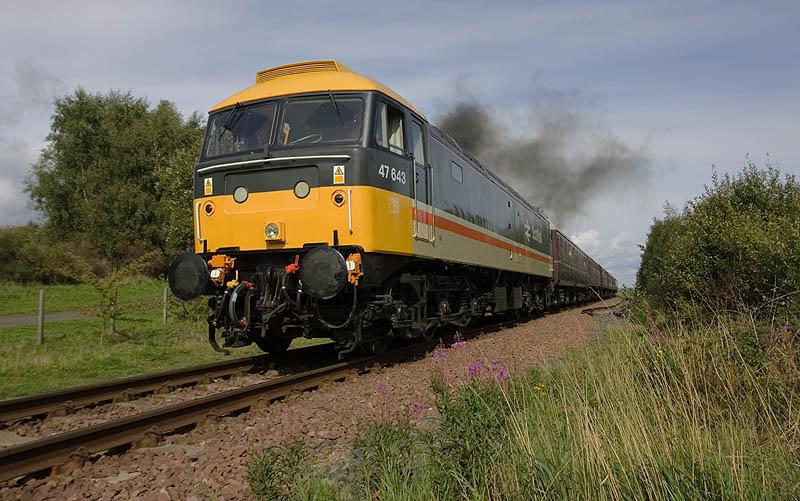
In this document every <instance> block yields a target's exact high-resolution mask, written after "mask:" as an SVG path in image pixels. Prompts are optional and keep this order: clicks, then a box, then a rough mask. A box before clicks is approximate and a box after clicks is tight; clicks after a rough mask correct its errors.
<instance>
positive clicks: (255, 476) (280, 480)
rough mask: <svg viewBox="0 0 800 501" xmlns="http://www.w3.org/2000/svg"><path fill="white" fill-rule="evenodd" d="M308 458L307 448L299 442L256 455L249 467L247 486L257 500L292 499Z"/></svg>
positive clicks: (266, 450)
mask: <svg viewBox="0 0 800 501" xmlns="http://www.w3.org/2000/svg"><path fill="white" fill-rule="evenodd" d="M306 455H307V452H306V449H305V445H304V444H303V442H300V441H297V440H295V441H293V442H290V443H288V444H286V445H283V446H280V447H270V448H267V449H265V450H263V451H262V452H260V453H259V454H256V455H255V456H254V457H253V458H252V459H251V460H250V462H249V463H248V465H247V483H248V484H249V485H250V491H251V492H252V493H253V495H254V496H255V497H256V499H289V498H290V496H291V494H292V493H293V492H294V489H293V486H294V484H295V482H297V481H298V479H299V478H300V476H301V474H302V473H303V468H304V466H305V465H304V463H305V459H306Z"/></svg>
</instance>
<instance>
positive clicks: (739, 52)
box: [0, 0, 800, 285]
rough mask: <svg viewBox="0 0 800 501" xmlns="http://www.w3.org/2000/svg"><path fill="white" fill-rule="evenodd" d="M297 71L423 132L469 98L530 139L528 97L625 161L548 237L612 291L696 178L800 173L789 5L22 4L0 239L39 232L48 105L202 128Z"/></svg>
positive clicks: (796, 18) (0, 97)
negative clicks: (385, 106) (32, 197)
mask: <svg viewBox="0 0 800 501" xmlns="http://www.w3.org/2000/svg"><path fill="white" fill-rule="evenodd" d="M4 3H6V2H4ZM311 59H337V60H339V61H341V62H343V63H345V64H347V65H348V66H350V67H351V68H353V69H354V70H356V71H358V72H360V73H363V74H366V75H368V76H370V77H372V78H374V79H376V80H378V81H380V82H382V83H384V84H386V85H388V86H389V87H391V88H393V89H394V90H395V91H397V92H398V93H400V94H401V95H402V96H404V97H405V98H406V99H407V100H409V101H410V102H412V103H414V104H415V106H416V107H417V108H418V109H421V110H422V111H423V112H424V113H425V114H426V115H427V116H428V118H430V119H431V120H432V121H434V122H435V121H436V117H438V116H442V115H444V114H446V113H447V111H448V110H449V109H450V107H451V106H452V105H453V103H454V102H455V101H457V100H459V99H463V98H465V97H467V96H468V97H469V98H470V99H473V100H476V101H477V102H479V103H481V104H482V105H484V106H486V107H487V108H488V109H489V110H490V111H491V113H493V114H494V115H496V117H497V119H498V120H500V121H502V122H504V123H506V124H507V126H508V127H509V128H510V129H511V130H513V131H514V133H515V134H518V135H521V136H524V135H526V134H535V133H536V131H535V130H533V128H534V127H535V126H533V125H531V121H530V120H523V119H521V118H520V115H521V114H527V113H536V112H537V110H540V109H541V104H542V102H543V101H544V102H545V103H550V104H553V103H554V105H556V106H562V105H564V106H568V107H569V109H571V110H578V111H579V112H580V114H581V116H582V117H583V118H582V120H584V121H585V122H586V123H591V124H592V127H590V128H589V129H588V130H589V131H590V133H591V131H594V132H595V133H597V134H604V135H613V137H614V138H616V140H618V141H620V142H621V143H623V144H625V145H627V146H628V147H630V148H631V149H632V150H635V151H637V152H639V153H641V155H642V156H643V157H644V158H646V159H647V162H646V163H644V164H643V165H642V168H641V170H642V172H641V175H636V176H634V177H632V178H631V179H628V180H624V179H623V180H619V182H618V183H615V184H612V185H611V186H604V187H602V189H598V190H597V191H596V192H594V193H592V194H590V195H587V196H586V200H584V201H582V202H581V203H580V204H579V205H580V211H579V213H578V214H577V215H576V216H574V217H570V218H569V219H568V220H565V221H563V222H561V223H560V225H561V229H562V231H564V232H565V233H567V234H568V235H570V236H572V238H573V240H574V241H575V242H576V243H578V244H579V245H580V246H581V247H582V248H584V249H585V250H586V251H587V252H588V253H589V254H590V255H592V256H593V257H594V258H595V259H597V260H598V262H600V263H601V264H603V265H604V266H605V267H606V268H607V269H609V271H611V273H612V274H613V275H615V276H616V277H617V278H618V279H619V281H620V284H623V283H624V284H628V285H631V284H633V283H634V281H635V273H636V270H637V269H638V264H639V258H640V249H639V247H638V246H639V245H640V244H643V243H644V241H645V239H646V234H647V230H648V228H649V225H650V224H651V222H652V220H653V218H654V217H658V216H659V215H660V214H661V213H662V209H663V206H664V204H665V203H666V202H670V203H672V204H674V205H678V206H682V205H683V204H684V203H685V201H686V200H689V199H691V198H693V197H695V196H697V195H698V194H700V193H701V191H702V189H703V185H704V184H705V183H708V182H709V181H710V178H711V174H712V170H716V171H717V172H719V173H725V172H731V173H732V172H736V171H737V170H739V169H740V168H741V167H742V166H743V165H744V164H745V162H746V159H747V158H748V156H749V158H750V159H751V160H753V161H754V162H756V163H757V164H763V163H764V162H765V160H766V159H767V157H769V159H770V160H771V161H772V162H774V163H777V164H778V165H779V166H780V167H781V169H782V170H783V171H784V172H787V173H792V174H800V140H799V139H798V137H800V136H799V135H798V133H799V132H800V128H799V127H798V125H800V3H798V2H770V1H762V2H731V1H726V2H709V1H693V2H656V3H648V2H643V1H633V2H622V1H619V2H616V1H614V2H601V1H585V2H572V1H563V2H557V3H556V2H554V3H541V2H532V1H525V2H513V1H511V2H471V1H468V0H464V1H458V2H437V1H434V0H428V1H425V2H419V1H416V0H405V1H403V2H401V3H388V2H376V1H372V2H368V1H367V2H314V1H310V0H309V1H305V2H266V1H262V2H241V1H235V0H231V1H225V2H221V1H213V2H202V1H191V2H189V1H185V2H181V1H173V2H155V1H137V2H107V1H105V2H90V1H85V2H55V1H53V2H37V1H33V0H28V1H26V2H7V5H4V6H3V16H2V18H0V226H6V225H17V224H24V223H26V222H27V221H29V220H36V219H37V217H38V216H37V214H36V213H35V212H34V211H33V210H32V209H31V208H30V207H29V205H28V199H27V196H26V194H25V193H24V192H23V186H24V180H25V178H26V177H27V176H28V174H29V171H30V164H31V163H32V162H34V161H35V160H36V159H37V158H38V156H39V153H40V151H41V148H42V147H43V146H44V145H45V141H46V136H47V133H48V131H49V126H50V124H49V117H50V114H51V112H52V109H53V108H52V102H53V99H54V98H55V97H58V96H62V95H64V94H66V93H69V92H72V91H74V90H75V89H76V88H77V87H79V86H80V87H83V88H85V89H87V90H90V91H95V92H106V91H108V90H111V89H116V90H122V91H131V92H132V93H133V94H134V95H136V96H145V97H147V98H148V99H149V100H150V102H151V103H156V102H158V101H159V100H161V99H166V100H170V101H173V102H174V103H175V104H176V105H177V106H178V109H179V110H181V112H182V113H184V114H190V113H192V112H194V111H199V112H202V113H205V112H206V111H207V110H208V109H209V108H210V107H211V106H213V105H214V104H216V103H217V102H219V101H220V100H222V99H223V98H225V97H227V96H228V95H230V94H232V93H234V92H235V91H237V90H239V89H242V88H245V87H247V86H249V85H251V84H252V82H253V81H254V78H255V73H256V72H257V71H258V70H261V69H264V68H268V67H272V66H277V65H281V64H286V63H289V62H296V61H302V60H311ZM565 102H566V104H565ZM529 128H530V129H529ZM583 147H584V145H583V144H582V143H577V142H576V144H575V145H574V148H572V146H571V145H570V144H567V145H566V146H565V148H567V149H574V151H575V152H576V155H577V154H579V153H580V151H581V148H583ZM488 167H489V168H491V165H489V166H488ZM626 181H629V182H626ZM534 182H535V180H534ZM531 202H533V203H536V201H535V200H532V201H531Z"/></svg>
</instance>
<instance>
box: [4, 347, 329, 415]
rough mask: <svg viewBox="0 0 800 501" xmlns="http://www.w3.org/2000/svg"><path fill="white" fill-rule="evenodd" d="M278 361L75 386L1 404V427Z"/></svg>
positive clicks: (253, 360) (264, 358)
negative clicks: (22, 420)
mask: <svg viewBox="0 0 800 501" xmlns="http://www.w3.org/2000/svg"><path fill="white" fill-rule="evenodd" d="M329 349H330V343H325V344H320V345H313V346H307V347H303V348H297V349H294V350H289V351H288V352H287V354H286V356H287V357H288V358H289V359H298V358H301V357H306V356H310V355H313V354H315V353H319V352H322V351H324V350H329ZM275 360H276V359H275V358H274V357H272V356H270V355H256V356H252V357H243V358H235V359H232V360H225V361H222V362H212V363H208V364H204V365H197V366H193V367H186V368H180V369H173V370H168V371H162V372H155V373H151V374H143V375H140V376H132V377H128V378H122V379H115V380H113V381H108V382H105V383H99V384H91V385H85V386H76V387H72V388H66V389H63V390H55V391H51V392H47V393H40V394H36V395H26V396H23V397H16V398H10V399H7V400H0V423H3V422H8V421H13V420H16V419H20V418H26V417H32V416H40V415H65V414H68V413H70V412H71V411H72V410H74V409H76V408H79V407H84V406H87V405H92V404H98V403H103V402H111V401H117V402H119V401H128V400H131V399H133V398H135V396H136V395H139V394H144V393H149V392H154V391H159V390H162V389H169V388H175V387H179V386H186V385H189V384H193V383H198V382H203V381H207V380H210V379H213V378H219V377H226V376H231V375H234V374H238V373H243V372H247V371H248V370H252V369H255V368H258V367H264V366H266V365H267V364H268V363H269V362H272V361H275Z"/></svg>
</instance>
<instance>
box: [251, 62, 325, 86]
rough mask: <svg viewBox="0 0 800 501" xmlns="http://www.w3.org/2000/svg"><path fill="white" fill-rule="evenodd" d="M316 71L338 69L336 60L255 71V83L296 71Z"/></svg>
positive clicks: (295, 72)
mask: <svg viewBox="0 0 800 501" xmlns="http://www.w3.org/2000/svg"><path fill="white" fill-rule="evenodd" d="M318 71H339V67H338V66H337V65H336V61H310V62H307V63H294V64H286V65H283V66H276V67H275V68H269V69H267V70H262V71H259V72H258V73H256V84H260V83H264V82H267V81H269V80H274V79H276V78H280V77H285V76H287V75H296V74H298V73H314V72H318Z"/></svg>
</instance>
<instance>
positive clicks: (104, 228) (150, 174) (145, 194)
mask: <svg viewBox="0 0 800 501" xmlns="http://www.w3.org/2000/svg"><path fill="white" fill-rule="evenodd" d="M202 137H203V126H202V123H201V119H200V117H199V115H197V114H193V115H191V116H190V117H188V118H187V119H184V118H183V117H182V116H181V114H180V113H179V112H178V111H177V110H176V108H175V106H174V105H173V104H172V103H170V102H168V101H161V102H159V104H158V105H157V106H156V107H155V108H151V107H150V105H149V104H148V103H147V101H146V100H145V99H142V98H136V97H134V96H132V95H131V93H120V92H115V91H112V92H109V93H107V94H91V93H88V92H86V91H84V90H83V89H78V90H77V91H75V92H74V93H73V94H71V95H67V96H65V97H62V98H60V99H57V100H56V103H55V112H54V113H53V116H52V118H51V127H50V134H49V135H48V137H47V142H48V143H47V146H46V147H45V148H44V150H43V151H42V154H41V156H40V158H39V159H38V161H37V162H36V163H35V164H34V165H33V171H32V175H31V177H30V178H29V180H28V184H27V191H28V192H29V194H30V196H31V200H32V203H33V206H34V207H35V208H36V209H38V210H39V211H41V212H42V214H43V215H44V217H45V220H46V226H47V229H48V230H49V231H50V232H51V234H52V235H53V236H54V237H55V238H58V239H63V240H67V239H71V238H74V237H75V236H76V235H77V234H83V235H85V237H86V239H87V240H88V241H89V242H90V243H91V244H92V245H93V246H94V247H96V248H97V249H98V250H99V251H100V252H101V253H102V254H103V255H104V256H105V257H107V258H109V259H111V260H112V261H113V262H114V263H116V264H117V265H119V264H120V263H122V262H126V261H128V260H130V259H132V258H134V257H136V256H137V255H140V254H142V253H144V252H145V251H147V250H158V251H159V252H162V253H167V252H170V253H172V252H175V251H176V250H178V249H184V248H188V247H189V246H190V245H191V234H189V235H190V236H189V239H188V241H187V239H186V236H185V235H184V234H182V233H180V231H179V230H177V232H176V229H175V228H174V227H173V225H174V226H175V227H188V228H189V229H191V212H189V213H188V216H187V214H186V212H182V213H181V215H182V216H183V217H179V216H176V215H173V213H172V212H170V210H169V209H168V208H167V207H168V206H172V205H173V204H174V203H175V200H177V199H185V197H186V193H187V192H189V193H190V192H191V182H192V176H191V169H192V166H193V165H194V164H195V163H196V160H197V155H198V153H199V151H200V143H201V141H202ZM170 176H177V177H176V178H171V177H170ZM165 180H169V181H165ZM189 196H191V195H189ZM188 205H189V204H187V207H188ZM189 231H191V230H189ZM180 235H183V236H180Z"/></svg>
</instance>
